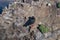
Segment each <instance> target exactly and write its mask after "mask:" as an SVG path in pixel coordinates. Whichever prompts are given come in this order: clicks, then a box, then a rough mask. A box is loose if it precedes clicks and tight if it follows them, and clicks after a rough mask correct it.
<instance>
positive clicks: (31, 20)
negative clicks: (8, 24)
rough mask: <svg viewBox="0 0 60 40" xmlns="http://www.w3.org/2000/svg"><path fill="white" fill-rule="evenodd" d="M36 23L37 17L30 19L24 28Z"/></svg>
mask: <svg viewBox="0 0 60 40" xmlns="http://www.w3.org/2000/svg"><path fill="white" fill-rule="evenodd" d="M34 22H35V17H34V16H32V17H29V20H28V21H27V22H26V23H25V24H24V25H23V26H29V25H31V24H33V23H34Z"/></svg>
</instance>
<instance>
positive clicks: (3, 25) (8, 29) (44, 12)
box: [0, 0, 60, 40]
mask: <svg viewBox="0 0 60 40" xmlns="http://www.w3.org/2000/svg"><path fill="white" fill-rule="evenodd" d="M40 1H41V2H40ZM40 1H32V2H31V3H23V2H14V3H12V4H9V7H8V8H6V7H5V9H3V12H2V14H1V15H0V37H1V38H0V40H56V39H58V38H59V35H60V30H59V29H60V27H59V25H60V23H59V22H60V21H59V20H60V17H59V16H57V11H58V9H57V8H56V6H55V2H54V1H50V0H49V2H50V3H52V4H51V6H46V4H47V3H48V2H47V0H46V1H43V0H40ZM32 16H34V17H35V19H36V21H35V23H34V24H33V26H32V28H31V30H30V31H31V32H29V31H28V29H29V26H28V27H24V26H23V25H24V23H26V21H27V20H28V18H29V17H32ZM39 23H42V24H44V25H45V26H47V27H48V28H49V29H50V31H49V32H48V33H44V34H42V33H41V32H39V30H38V29H37V26H38V24H39ZM30 26H31V25H30ZM57 37H58V38H57Z"/></svg>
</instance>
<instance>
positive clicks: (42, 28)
mask: <svg viewBox="0 0 60 40" xmlns="http://www.w3.org/2000/svg"><path fill="white" fill-rule="evenodd" d="M38 29H39V31H40V32H41V33H46V32H48V31H49V29H48V28H47V27H46V26H44V25H42V24H41V25H38Z"/></svg>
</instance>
